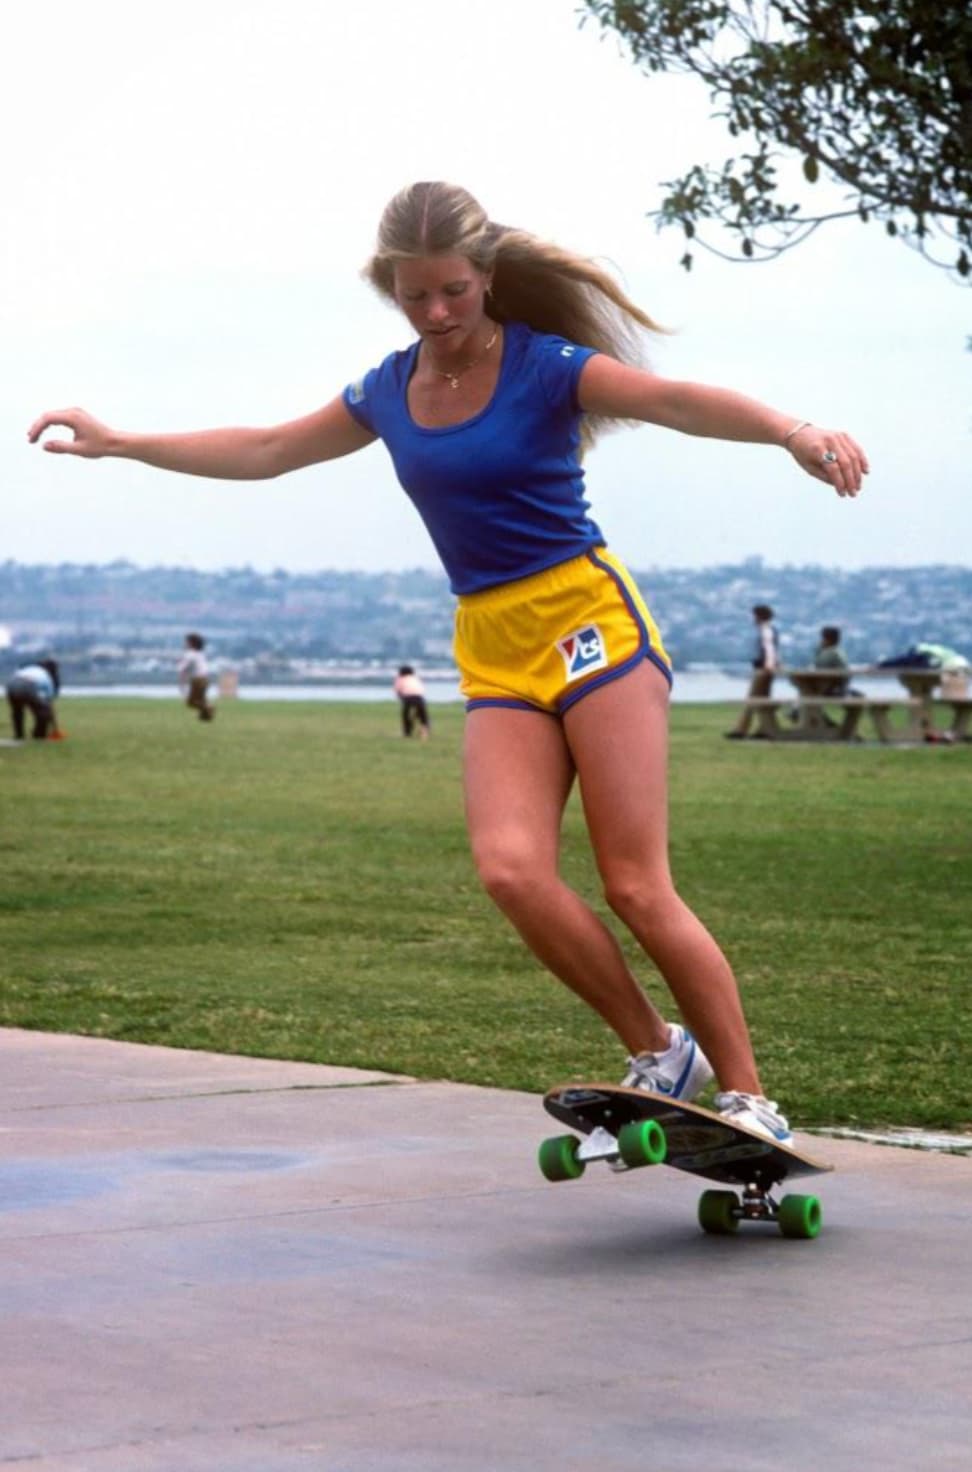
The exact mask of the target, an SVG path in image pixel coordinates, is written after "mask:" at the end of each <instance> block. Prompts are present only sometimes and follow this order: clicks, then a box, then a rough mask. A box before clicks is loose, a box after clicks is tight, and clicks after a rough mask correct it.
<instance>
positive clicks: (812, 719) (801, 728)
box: [744, 695, 972, 742]
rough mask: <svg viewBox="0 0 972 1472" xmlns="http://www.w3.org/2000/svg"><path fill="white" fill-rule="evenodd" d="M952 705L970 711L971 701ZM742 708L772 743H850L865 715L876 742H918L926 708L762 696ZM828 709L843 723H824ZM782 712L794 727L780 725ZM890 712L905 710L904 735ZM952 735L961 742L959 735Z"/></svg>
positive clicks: (866, 699) (909, 703) (863, 698)
mask: <svg viewBox="0 0 972 1472" xmlns="http://www.w3.org/2000/svg"><path fill="white" fill-rule="evenodd" d="M944 703H945V702H943V704H944ZM951 703H952V704H956V703H957V704H964V705H966V706H970V707H972V700H970V701H965V702H954V701H953V702H951ZM744 705H745V708H746V709H747V710H751V711H753V712H755V715H756V732H757V735H759V736H764V737H767V738H769V739H770V740H774V741H779V740H785V741H851V740H853V739H854V737H855V736H856V735H857V728H858V726H859V724H860V720H861V717H862V716H863V715H864V714H865V713H866V714H867V715H869V716H870V718H871V720H872V722H873V723H874V729H875V732H876V734H877V737H878V740H879V741H884V742H893V741H902V740H905V741H920V740H921V739H922V736H923V728H922V713H923V711H924V710H925V708H926V703H925V702H924V701H922V700H890V699H888V700H885V699H874V698H872V697H871V696H867V695H807V696H804V697H803V698H802V699H798V698H793V697H791V698H790V699H786V700H779V699H777V698H776V697H775V696H770V695H763V696H757V697H756V698H755V699H753V700H747V701H745V702H744ZM827 706H829V707H830V708H831V709H833V708H834V707H836V708H837V709H839V710H842V711H843V713H844V714H843V720H842V721H840V722H838V723H836V724H835V723H833V722H830V721H827V720H825V719H824V711H825V708H826V707H827ZM781 710H792V711H795V712H796V713H797V721H796V724H795V725H794V726H792V727H790V728H789V729H787V728H786V727H783V726H781V725H780V723H779V718H778V717H779V712H780V711H781ZM893 710H904V711H906V712H907V713H908V717H909V719H908V724H907V726H906V728H905V729H904V731H896V730H895V728H894V727H893V726H892V724H891V712H892V711H893ZM970 714H972V712H970V711H968V710H967V711H965V712H964V723H963V726H962V733H963V734H964V732H965V728H966V726H967V725H968V721H969V719H970ZM957 719H958V716H957V715H956V720H957ZM953 729H954V728H953ZM955 734H956V737H957V739H960V738H959V736H958V733H957V732H955Z"/></svg>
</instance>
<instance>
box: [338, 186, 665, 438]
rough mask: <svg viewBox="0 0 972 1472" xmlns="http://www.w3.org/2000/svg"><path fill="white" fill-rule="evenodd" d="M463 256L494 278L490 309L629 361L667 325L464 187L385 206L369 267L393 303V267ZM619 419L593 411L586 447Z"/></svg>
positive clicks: (409, 195)
mask: <svg viewBox="0 0 972 1472" xmlns="http://www.w3.org/2000/svg"><path fill="white" fill-rule="evenodd" d="M435 255H450V256H452V255H456V256H465V258H466V259H467V260H468V261H470V262H471V263H472V264H473V265H474V266H475V267H476V269H477V270H478V271H482V272H483V273H484V274H485V275H487V276H490V277H491V282H492V284H491V288H490V297H489V302H488V305H487V311H488V313H489V315H490V317H492V318H494V319H495V320H496V321H497V322H525V323H526V324H527V326H528V327H532V328H534V329H535V330H536V331H537V332H550V333H554V334H556V335H557V336H558V337H565V338H567V339H568V340H569V341H570V342H576V343H580V344H582V345H583V346H584V347H589V348H594V349H595V350H596V351H597V352H599V353H606V354H608V356H610V357H612V358H619V359H621V360H622V361H623V362H628V363H638V364H640V363H643V362H644V361H645V341H644V334H645V333H646V332H656V333H657V332H664V331H665V329H664V328H663V327H660V326H659V324H658V323H657V322H655V321H653V320H652V318H651V317H649V316H648V314H647V313H646V312H643V311H642V310H641V308H640V307H638V306H636V305H635V303H634V302H633V301H631V300H630V299H629V297H628V296H626V294H625V293H624V292H623V291H622V290H621V288H620V286H619V285H618V284H617V282H616V281H615V280H614V279H613V277H611V276H610V275H609V274H608V272H607V271H605V270H604V269H603V268H602V267H601V266H599V265H597V263H596V262H594V261H592V260H588V259H587V258H586V257H584V256H579V255H576V254H574V253H573V252H572V251H568V250H564V249H563V248H562V247H561V246H559V245H553V244H551V243H550V242H548V241H545V240H539V239H538V238H537V237H536V236H535V235H531V234H529V233H528V232H527V231H526V230H514V229H511V228H509V227H508V226H506V225H498V224H496V222H495V221H493V220H490V218H489V216H488V215H487V214H486V211H485V210H484V209H483V207H482V205H481V204H479V202H478V201H477V200H476V199H474V198H473V196H472V195H471V194H470V193H469V192H468V190H465V189H462V188H460V186H459V185H458V184H444V183H441V182H438V181H436V182H432V183H429V182H424V183H419V184H409V185H407V186H406V188H404V189H402V190H400V191H399V193H398V194H396V195H395V197H394V199H393V200H391V202H390V203H389V204H388V206H387V207H386V209H385V212H384V214H383V215H382V217H381V222H380V224H379V226H378V241H377V245H376V249H375V253H374V255H373V256H372V257H371V260H370V261H369V262H368V264H367V266H366V267H365V270H364V275H365V277H366V278H367V279H368V280H369V281H370V282H371V284H372V285H373V286H374V287H375V288H376V289H377V290H378V291H379V292H381V293H382V295H383V296H386V297H388V298H389V299H390V300H392V301H394V300H395V265H396V263H397V262H398V261H407V260H414V259H416V258H417V257H422V256H435ZM618 422H619V421H617V420H611V419H605V418H601V417H600V416H594V415H587V416H585V419H584V423H583V426H582V430H581V437H582V441H583V444H584V447H585V448H587V447H589V446H590V445H591V444H593V442H594V440H595V439H596V438H597V435H598V434H599V433H601V432H602V431H603V430H605V429H608V428H611V427H614V426H615V425H616V424H617V423H618Z"/></svg>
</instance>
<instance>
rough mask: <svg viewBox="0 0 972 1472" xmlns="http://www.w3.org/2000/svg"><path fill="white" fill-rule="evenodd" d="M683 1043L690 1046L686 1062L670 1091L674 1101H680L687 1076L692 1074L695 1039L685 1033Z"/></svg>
mask: <svg viewBox="0 0 972 1472" xmlns="http://www.w3.org/2000/svg"><path fill="white" fill-rule="evenodd" d="M685 1041H686V1042H687V1043H689V1044H690V1046H689V1055H688V1062H687V1063H686V1065H685V1067H684V1068H683V1069H682V1072H681V1074H680V1075H679V1079H678V1082H677V1083H676V1085H675V1087H674V1088H673V1089H672V1093H673V1094H674V1095H675V1098H676V1099H680V1098H681V1097H682V1090H683V1089H684V1088H685V1085H686V1084H687V1083H688V1080H689V1075H690V1074H691V1072H692V1064H693V1063H694V1062H695V1039H694V1038H693V1036H692V1034H691V1033H690V1032H687V1033H686V1034H685Z"/></svg>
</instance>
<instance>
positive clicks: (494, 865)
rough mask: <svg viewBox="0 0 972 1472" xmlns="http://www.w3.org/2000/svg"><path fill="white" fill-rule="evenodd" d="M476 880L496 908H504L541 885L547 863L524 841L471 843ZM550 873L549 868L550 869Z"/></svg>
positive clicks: (520, 899) (546, 869) (515, 902)
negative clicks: (473, 844) (477, 879)
mask: <svg viewBox="0 0 972 1472" xmlns="http://www.w3.org/2000/svg"><path fill="white" fill-rule="evenodd" d="M473 862H474V863H475V865H476V873H477V874H478V876H479V882H480V884H481V885H482V886H483V888H484V889H485V891H486V893H487V894H488V895H489V897H490V899H491V900H493V902H494V903H495V904H497V905H498V906H499V907H500V909H508V908H509V907H510V906H512V905H516V904H517V903H519V902H520V901H522V899H523V897H524V896H526V895H529V894H530V893H531V892H535V891H536V889H537V888H538V886H542V883H543V879H544V877H545V876H546V874H547V872H548V869H550V866H549V865H547V864H546V863H545V862H544V860H543V859H542V858H541V857H540V856H539V855H538V854H537V853H536V850H535V849H534V848H533V847H532V846H531V845H530V844H528V843H520V842H499V843H483V844H479V845H476V846H474V848H473ZM550 873H551V877H553V871H552V870H550Z"/></svg>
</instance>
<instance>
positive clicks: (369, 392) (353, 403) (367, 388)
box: [341, 368, 378, 434]
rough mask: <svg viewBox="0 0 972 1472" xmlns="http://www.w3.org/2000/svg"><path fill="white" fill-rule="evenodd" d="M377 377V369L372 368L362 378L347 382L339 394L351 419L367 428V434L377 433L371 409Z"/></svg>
mask: <svg viewBox="0 0 972 1472" xmlns="http://www.w3.org/2000/svg"><path fill="white" fill-rule="evenodd" d="M377 379H378V369H377V368H372V369H371V370H370V372H368V373H366V374H365V376H364V378H359V379H358V381H357V382H356V383H349V384H348V386H347V388H346V389H345V390H344V393H343V394H342V396H341V397H342V398H343V399H344V404H345V407H346V408H347V410H348V413H349V414H350V415H351V417H352V419H355V420H357V422H358V424H360V425H361V427H362V429H366V430H368V432H369V434H377V433H378V430H377V429H376V427H375V422H374V416H373V414H372V409H371V399H372V396H373V394H374V390H375V384H376V382H377Z"/></svg>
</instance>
